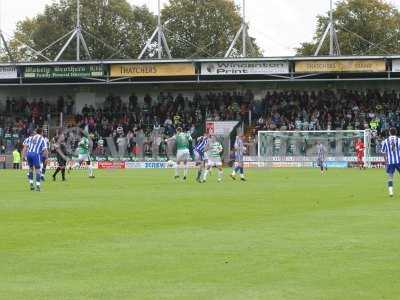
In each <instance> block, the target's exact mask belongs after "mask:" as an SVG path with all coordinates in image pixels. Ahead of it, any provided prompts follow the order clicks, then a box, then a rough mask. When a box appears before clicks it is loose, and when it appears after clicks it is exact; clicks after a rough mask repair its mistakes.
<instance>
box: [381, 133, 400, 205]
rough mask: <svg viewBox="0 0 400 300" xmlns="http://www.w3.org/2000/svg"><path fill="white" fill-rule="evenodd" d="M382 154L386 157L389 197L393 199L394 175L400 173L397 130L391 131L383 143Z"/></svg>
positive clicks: (399, 149) (399, 140)
mask: <svg viewBox="0 0 400 300" xmlns="http://www.w3.org/2000/svg"><path fill="white" fill-rule="evenodd" d="M382 153H383V154H384V155H385V163H386V172H387V174H388V189H389V196H390V197H393V178H394V173H395V172H396V170H397V171H398V172H400V139H399V138H398V137H397V130H396V128H390V129H389V137H388V138H387V139H386V140H384V141H383V142H382Z"/></svg>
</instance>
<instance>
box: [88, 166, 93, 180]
mask: <svg viewBox="0 0 400 300" xmlns="http://www.w3.org/2000/svg"><path fill="white" fill-rule="evenodd" d="M88 168H89V176H90V177H92V176H93V166H92V164H89V166H88Z"/></svg>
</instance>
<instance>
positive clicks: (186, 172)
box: [183, 164, 189, 177]
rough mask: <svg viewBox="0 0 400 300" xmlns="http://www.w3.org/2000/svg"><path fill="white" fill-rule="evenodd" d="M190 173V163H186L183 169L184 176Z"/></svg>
mask: <svg viewBox="0 0 400 300" xmlns="http://www.w3.org/2000/svg"><path fill="white" fill-rule="evenodd" d="M188 173H189V165H188V164H186V165H185V167H184V169H183V177H187V176H188Z"/></svg>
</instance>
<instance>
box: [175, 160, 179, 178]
mask: <svg viewBox="0 0 400 300" xmlns="http://www.w3.org/2000/svg"><path fill="white" fill-rule="evenodd" d="M178 176H179V164H178V163H177V164H176V166H175V177H178Z"/></svg>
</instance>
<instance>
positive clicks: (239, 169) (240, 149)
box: [231, 134, 246, 181]
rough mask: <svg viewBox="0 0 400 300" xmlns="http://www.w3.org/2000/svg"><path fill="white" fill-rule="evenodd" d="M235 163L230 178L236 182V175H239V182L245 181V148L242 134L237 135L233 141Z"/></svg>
mask: <svg viewBox="0 0 400 300" xmlns="http://www.w3.org/2000/svg"><path fill="white" fill-rule="evenodd" d="M234 150H235V163H234V165H233V172H232V174H231V178H232V179H233V180H236V173H240V180H242V181H246V179H245V178H244V169H243V167H244V164H243V163H244V153H245V152H246V147H245V145H244V136H243V134H239V135H237V136H236V140H235V146H234Z"/></svg>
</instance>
